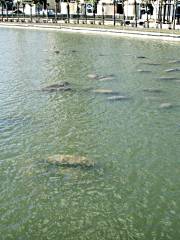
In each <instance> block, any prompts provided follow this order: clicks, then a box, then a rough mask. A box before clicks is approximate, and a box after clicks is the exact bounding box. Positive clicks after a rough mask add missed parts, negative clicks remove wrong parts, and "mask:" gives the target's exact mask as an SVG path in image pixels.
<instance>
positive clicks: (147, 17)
mask: <svg viewBox="0 0 180 240" xmlns="http://www.w3.org/2000/svg"><path fill="white" fill-rule="evenodd" d="M146 21H147V28H149V15H148V5H147V2H146Z"/></svg>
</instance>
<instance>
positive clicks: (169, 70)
mask: <svg viewBox="0 0 180 240" xmlns="http://www.w3.org/2000/svg"><path fill="white" fill-rule="evenodd" d="M165 72H180V68H169V69H166V70H165Z"/></svg>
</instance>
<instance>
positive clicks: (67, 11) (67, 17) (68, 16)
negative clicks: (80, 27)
mask: <svg viewBox="0 0 180 240" xmlns="http://www.w3.org/2000/svg"><path fill="white" fill-rule="evenodd" d="M69 14H70V13H69V2H68V3H67V19H68V23H69V22H70V20H69Z"/></svg>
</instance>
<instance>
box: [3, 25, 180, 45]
mask: <svg viewBox="0 0 180 240" xmlns="http://www.w3.org/2000/svg"><path fill="white" fill-rule="evenodd" d="M0 28H18V29H22V28H23V29H34V30H52V31H60V32H76V33H83V34H102V35H112V36H117V37H131V38H141V39H157V40H158V39H159V40H165V41H176V42H180V32H179V33H178V34H177V32H175V33H173V31H172V30H167V31H166V32H165V31H164V32H161V31H160V30H159V29H150V30H149V29H145V30H144V29H124V28H113V27H112V26H108V27H102V26H89V25H85V26H81V25H76V26H74V25H73V24H49V23H43V24H39V23H0ZM148 30H149V31H148ZM158 30H159V31H158ZM168 31H171V32H170V33H168Z"/></svg>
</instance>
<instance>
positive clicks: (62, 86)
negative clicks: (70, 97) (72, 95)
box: [42, 82, 72, 92]
mask: <svg viewBox="0 0 180 240" xmlns="http://www.w3.org/2000/svg"><path fill="white" fill-rule="evenodd" d="M69 85H70V84H69V83H68V82H61V83H55V84H52V85H49V86H46V87H43V88H42V91H46V92H55V91H70V90H72V89H71V88H70V87H69Z"/></svg>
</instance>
